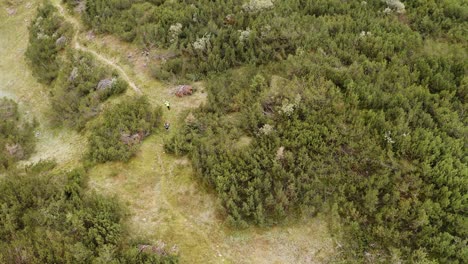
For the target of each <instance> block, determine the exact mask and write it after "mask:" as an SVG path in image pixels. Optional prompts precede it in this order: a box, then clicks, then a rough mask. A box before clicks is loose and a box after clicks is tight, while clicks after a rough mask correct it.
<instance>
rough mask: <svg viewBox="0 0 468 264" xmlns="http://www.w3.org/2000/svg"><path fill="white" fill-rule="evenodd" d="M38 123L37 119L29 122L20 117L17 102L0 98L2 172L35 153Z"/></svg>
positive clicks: (0, 155) (0, 156) (0, 164)
mask: <svg viewBox="0 0 468 264" xmlns="http://www.w3.org/2000/svg"><path fill="white" fill-rule="evenodd" d="M37 125H38V124H37V122H36V121H35V120H34V121H32V122H28V121H25V120H23V119H22V118H21V117H20V113H19V112H18V105H17V104H16V102H14V101H13V100H11V99H7V98H0V172H2V171H4V170H6V169H8V168H10V167H12V165H13V164H14V163H15V162H17V161H19V160H24V159H27V158H28V157H29V156H30V155H31V154H32V153H33V151H34V148H35V143H36V140H35V137H34V129H35V128H36V127H37Z"/></svg>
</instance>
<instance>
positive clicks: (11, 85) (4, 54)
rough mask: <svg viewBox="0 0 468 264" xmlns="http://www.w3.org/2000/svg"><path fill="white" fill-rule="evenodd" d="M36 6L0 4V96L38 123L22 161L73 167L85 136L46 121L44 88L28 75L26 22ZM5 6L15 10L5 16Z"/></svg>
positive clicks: (21, 3)
mask: <svg viewBox="0 0 468 264" xmlns="http://www.w3.org/2000/svg"><path fill="white" fill-rule="evenodd" d="M36 7H37V3H36V2H34V1H32V2H28V3H26V2H18V3H17V4H16V5H14V6H7V3H6V2H1V3H0V36H1V37H0V58H2V59H1V60H0V96H7V97H9V98H12V99H14V100H16V101H17V102H18V103H19V105H20V110H21V111H22V112H23V114H24V115H25V116H26V117H27V118H30V119H32V118H33V117H35V118H37V119H38V121H39V123H40V126H39V128H38V130H37V132H38V133H37V138H38V144H37V147H36V154H34V155H33V156H32V157H31V159H30V160H29V161H26V163H29V162H35V161H38V160H40V159H49V158H52V159H55V160H57V162H59V163H61V164H63V165H65V164H67V165H70V166H73V165H75V164H77V162H78V160H79V158H80V156H81V154H82V152H83V151H84V148H83V146H85V144H84V141H85V139H84V138H83V137H82V136H81V135H79V134H78V133H76V132H75V131H71V130H69V129H66V128H56V127H54V126H53V125H51V124H50V121H49V118H48V116H49V111H51V110H50V107H49V98H48V95H47V92H46V87H43V86H42V85H40V84H39V83H38V82H37V81H36V79H35V78H34V77H33V76H32V75H31V71H30V69H29V67H28V65H27V62H26V60H25V57H24V52H25V51H26V48H27V45H28V34H29V33H28V25H29V23H30V21H31V19H32V18H33V17H34V14H35V10H36ZM7 8H12V9H15V10H16V13H15V14H14V15H9V14H8V12H7Z"/></svg>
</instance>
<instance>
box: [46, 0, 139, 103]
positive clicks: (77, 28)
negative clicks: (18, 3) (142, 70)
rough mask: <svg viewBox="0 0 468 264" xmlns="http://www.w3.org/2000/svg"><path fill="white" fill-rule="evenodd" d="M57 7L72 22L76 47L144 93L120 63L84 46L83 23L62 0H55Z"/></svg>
mask: <svg viewBox="0 0 468 264" xmlns="http://www.w3.org/2000/svg"><path fill="white" fill-rule="evenodd" d="M53 3H54V5H55V7H57V9H58V11H59V13H60V14H61V15H62V16H63V17H64V18H65V20H66V21H68V22H69V23H71V24H72V26H73V29H74V32H73V38H72V45H73V47H74V48H75V49H77V50H81V51H84V52H88V53H91V54H92V55H93V56H94V57H95V58H96V59H98V60H99V61H101V62H102V63H104V64H107V65H109V66H110V67H111V68H113V69H114V70H116V71H117V72H118V73H119V74H120V76H121V77H122V78H123V79H124V80H125V81H126V82H127V83H128V85H129V86H130V87H131V88H132V89H133V90H134V91H135V92H136V93H137V94H140V95H141V94H143V93H142V92H141V90H140V88H138V86H137V85H136V84H135V83H134V82H133V81H132V80H131V79H130V77H128V75H127V73H126V72H125V71H124V69H123V68H122V67H121V66H120V65H118V64H117V63H116V62H114V61H112V60H110V59H108V58H106V57H104V56H103V55H102V54H100V53H98V52H96V51H94V50H92V49H89V48H88V47H85V46H82V45H81V44H80V42H79V40H78V35H79V34H80V32H81V24H80V23H79V22H78V21H77V20H76V19H75V18H74V17H72V16H71V15H70V14H68V12H67V11H65V8H64V7H63V4H62V3H61V1H60V0H54V1H53Z"/></svg>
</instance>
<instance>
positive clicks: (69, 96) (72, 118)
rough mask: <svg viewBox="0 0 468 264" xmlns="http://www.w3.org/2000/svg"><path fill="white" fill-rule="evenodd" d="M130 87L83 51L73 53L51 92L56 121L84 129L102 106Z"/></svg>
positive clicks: (70, 53) (63, 64) (61, 70)
mask: <svg viewBox="0 0 468 264" xmlns="http://www.w3.org/2000/svg"><path fill="white" fill-rule="evenodd" d="M127 86H128V84H127V83H126V82H125V81H123V80H122V79H121V78H119V77H118V76H117V74H116V73H112V72H111V71H109V69H107V68H105V67H104V66H103V65H100V64H98V63H97V62H96V60H94V59H93V57H92V55H89V54H87V53H85V52H81V51H69V52H68V53H67V55H66V58H65V59H64V62H63V63H62V66H61V69H60V71H59V74H58V77H57V80H56V82H55V85H54V88H53V90H52V91H51V102H52V108H53V109H54V119H55V120H56V121H57V122H63V123H64V124H66V125H68V126H70V127H73V128H77V129H82V128H83V127H84V125H85V124H86V122H87V121H89V120H90V119H91V118H93V117H94V116H96V115H97V114H98V113H99V112H100V110H101V109H100V106H101V103H102V102H104V101H105V100H107V99H108V98H109V97H110V96H112V95H115V94H121V93H123V92H124V91H125V90H126V89H127Z"/></svg>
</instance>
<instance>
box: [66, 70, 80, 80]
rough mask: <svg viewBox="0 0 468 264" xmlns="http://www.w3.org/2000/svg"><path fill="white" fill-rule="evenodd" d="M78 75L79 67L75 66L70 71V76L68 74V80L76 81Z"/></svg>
mask: <svg viewBox="0 0 468 264" xmlns="http://www.w3.org/2000/svg"><path fill="white" fill-rule="evenodd" d="M76 77H78V68H76V67H73V70H72V71H71V73H70V76H68V81H71V82H72V81H74V80H75V79H76Z"/></svg>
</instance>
